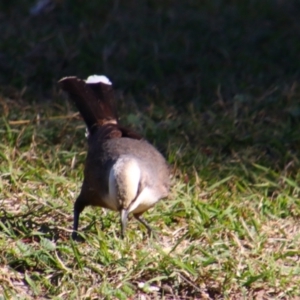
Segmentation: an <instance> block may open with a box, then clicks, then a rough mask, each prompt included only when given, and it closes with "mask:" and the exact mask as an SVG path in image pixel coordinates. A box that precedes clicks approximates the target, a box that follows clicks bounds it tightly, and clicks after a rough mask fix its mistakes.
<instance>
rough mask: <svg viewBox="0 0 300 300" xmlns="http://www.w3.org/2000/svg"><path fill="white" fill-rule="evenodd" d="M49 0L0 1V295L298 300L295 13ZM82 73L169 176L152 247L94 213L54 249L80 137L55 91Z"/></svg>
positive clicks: (134, 230)
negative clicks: (165, 164) (109, 84)
mask: <svg viewBox="0 0 300 300" xmlns="http://www.w3.org/2000/svg"><path fill="white" fill-rule="evenodd" d="M56 2H57V4H56V7H55V9H54V10H53V11H51V12H49V13H47V14H45V15H42V16H36V17H30V16H29V15H28V9H29V7H30V5H29V4H28V3H26V2H24V1H16V3H18V5H19V6H14V5H13V4H11V3H10V2H8V3H6V4H4V3H3V4H0V5H1V10H2V11H4V12H5V15H1V18H2V20H4V21H5V22H3V23H2V25H1V32H2V33H3V38H2V40H1V42H0V46H1V51H0V68H1V69H2V71H3V72H1V73H0V74H1V75H0V80H1V86H0V88H1V96H0V111H1V112H2V114H1V119H0V135H1V142H0V298H1V299H98V298H104V299H152V298H154V299H155V298H156V299H160V298H163V299H188V298H190V299H193V298H197V299H256V298H257V299H262V298H263V299H274V298H277V299H296V298H297V297H299V296H300V293H299V284H300V264H299V254H300V253H299V246H300V225H299V216H300V205H299V204H300V203H299V202H300V200H299V199H300V185H299V182H300V173H299V169H300V168H299V167H300V161H299V157H300V150H299V149H300V133H299V132H300V131H299V97H300V90H299V86H298V85H299V83H298V77H297V76H298V75H299V71H298V70H299V68H298V64H299V60H298V59H297V57H298V53H299V47H300V43H299V41H298V38H297V35H295V34H294V32H299V28H298V25H297V18H296V16H297V12H298V11H299V5H297V4H296V2H295V3H293V2H290V3H289V4H282V3H279V2H278V3H277V2H276V3H273V2H272V1H265V2H264V3H263V4H261V2H258V1H250V2H249V3H247V4H245V3H244V4H242V3H240V2H239V1H202V2H201V4H200V3H198V2H196V1H188V2H186V3H185V4H183V2H182V1H174V3H172V4H171V3H169V2H167V1H147V2H146V1H141V2H139V4H137V3H135V2H131V1H127V2H126V3H123V2H121V1H120V2H117V1H115V2H114V5H113V6H111V4H110V3H109V2H105V1H102V2H101V3H98V2H96V1H88V2H86V3H83V2H81V1H72V2H71V1H56ZM258 12H259V13H258ZM132 15H134V16H135V18H132V17H131V16H132ZM253 24H255V25H253ZM25 29H26V30H25ZM16 37H17V38H16ZM99 53H100V54H99ZM95 58H98V59H95ZM4 71H5V72H4ZM91 72H92V73H93V72H96V73H98V72H100V73H105V74H108V75H109V77H110V78H111V80H112V81H113V82H115V86H116V94H117V98H118V104H119V108H120V116H121V118H122V122H123V123H125V124H130V125H131V126H132V127H133V128H134V129H136V130H137V131H139V132H141V133H143V134H144V136H145V137H147V139H149V140H150V141H151V142H153V143H154V144H155V145H156V146H157V147H158V148H159V149H160V150H161V151H162V152H163V153H164V155H165V156H166V158H167V159H168V161H169V163H170V164H171V165H172V166H173V184H172V191H171V194H170V196H169V198H168V199H166V200H164V201H161V202H160V203H159V204H158V205H157V206H155V208H153V209H152V210H151V211H150V212H148V213H146V214H145V218H146V219H147V220H148V221H149V223H150V224H152V226H153V227H154V228H155V229H156V231H157V232H158V238H157V239H154V238H150V239H149V238H148V237H147V234H146V231H145V229H144V228H143V227H142V226H140V224H139V223H138V222H136V221H135V220H134V219H133V218H132V219H131V220H130V222H129V225H128V231H127V236H126V239H125V240H121V239H120V237H119V232H120V224H119V216H118V215H117V214H116V213H113V212H110V211H106V210H102V209H95V208H87V209H86V210H85V211H84V213H83V214H82V218H81V223H80V229H81V234H82V236H83V237H84V239H85V241H84V242H83V243H78V242H73V241H72V240H71V239H70V232H71V227H72V210H73V203H74V199H75V198H76V196H77V195H78V192H79V190H80V185H81V182H82V176H83V174H82V169H83V163H84V159H85V155H86V146H85V137H84V133H85V128H84V125H83V122H82V121H81V120H80V118H79V117H78V114H76V111H75V110H74V108H73V107H72V106H70V105H69V104H68V102H67V101H66V99H65V98H64V97H63V96H62V94H61V93H60V92H59V91H58V87H57V85H56V80H57V79H59V78H60V77H62V76H65V75H71V74H76V75H78V76H81V77H86V76H87V75H89V74H90V73H91ZM49 99H51V100H49Z"/></svg>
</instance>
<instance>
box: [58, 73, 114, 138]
mask: <svg viewBox="0 0 300 300" xmlns="http://www.w3.org/2000/svg"><path fill="white" fill-rule="evenodd" d="M58 83H59V85H60V86H61V88H62V89H63V90H64V91H65V92H67V93H68V94H69V96H70V98H71V99H72V101H73V102H74V103H75V105H76V107H77V109H78V110H79V112H80V114H81V115H82V117H83V119H84V121H85V123H86V125H87V128H88V131H89V133H90V134H91V133H93V131H94V130H95V129H96V128H97V127H99V126H100V127H101V126H104V125H107V124H115V125H117V124H118V116H117V112H116V107H115V103H114V93H113V88H112V84H111V82H110V81H109V79H108V78H107V77H106V76H98V75H92V76H89V77H88V79H87V80H82V79H79V78H77V77H74V76H70V77H64V78H62V79H61V80H60V81H59V82H58Z"/></svg>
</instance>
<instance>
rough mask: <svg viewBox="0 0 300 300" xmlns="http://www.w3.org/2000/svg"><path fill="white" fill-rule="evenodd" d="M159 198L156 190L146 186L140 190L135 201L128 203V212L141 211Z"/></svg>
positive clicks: (152, 204) (135, 212)
mask: <svg viewBox="0 0 300 300" xmlns="http://www.w3.org/2000/svg"><path fill="white" fill-rule="evenodd" d="M159 199H160V197H159V196H158V195H157V192H156V191H154V190H152V189H150V188H148V187H146V188H144V189H143V190H142V192H141V193H140V194H139V196H138V197H137V198H136V199H135V201H134V202H133V203H132V204H131V205H130V207H129V212H132V213H134V214H137V213H143V212H144V211H146V210H147V209H149V208H150V207H152V206H154V204H155V203H156V202H157V201H158V200H159Z"/></svg>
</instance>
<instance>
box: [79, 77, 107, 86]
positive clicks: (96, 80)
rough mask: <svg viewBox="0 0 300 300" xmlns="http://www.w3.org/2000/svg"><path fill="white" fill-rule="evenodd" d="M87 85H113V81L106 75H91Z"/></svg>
mask: <svg viewBox="0 0 300 300" xmlns="http://www.w3.org/2000/svg"><path fill="white" fill-rule="evenodd" d="M85 82H86V83H99V82H102V83H104V84H108V85H111V81H110V80H109V79H108V78H107V77H106V76H104V75H91V76H89V77H88V78H87V80H86V81H85Z"/></svg>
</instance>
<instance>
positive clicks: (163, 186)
mask: <svg viewBox="0 0 300 300" xmlns="http://www.w3.org/2000/svg"><path fill="white" fill-rule="evenodd" d="M59 85H60V86H61V88H62V89H63V90H64V91H66V92H67V93H68V94H69V97H70V98H71V99H72V101H73V102H74V103H75V105H76V107H77V109H78V110H79V112H80V114H81V115H82V117H83V119H84V121H85V123H86V125H87V129H88V133H89V134H88V154H87V158H86V163H85V169H84V180H83V184H82V188H81V192H80V194H79V196H78V198H77V200H76V201H75V204H74V225H73V233H72V238H73V239H76V238H77V231H78V223H79V216H80V213H81V212H82V211H83V209H84V208H85V206H88V205H92V206H101V207H104V208H108V209H111V210H114V211H119V212H120V215H121V236H122V237H124V235H125V229H126V225H127V220H128V214H129V213H132V214H133V216H134V217H135V218H136V219H137V220H138V221H140V222H141V223H142V224H143V225H144V226H146V228H147V230H148V233H149V234H150V232H151V227H150V226H149V225H148V223H147V222H146V221H145V220H144V219H143V218H142V217H141V215H142V214H143V213H144V212H145V211H147V210H148V209H149V208H151V207H153V206H154V205H155V203H156V202H158V201H159V200H160V199H162V198H164V197H166V196H167V195H168V193H169V187H170V179H169V178H170V176H169V175H170V174H169V167H168V165H167V163H166V160H165V159H164V157H163V156H162V155H161V154H160V153H159V152H158V150H157V149H156V148H155V147H153V146H152V145H151V144H150V143H148V142H147V141H146V140H144V139H143V138H142V137H141V136H140V135H138V134H137V133H135V132H133V131H131V130H130V129H128V128H124V127H122V126H121V125H120V124H119V121H118V117H117V113H116V108H115V103H114V95H113V88H112V84H111V82H110V81H109V79H108V78H107V77H105V76H98V75H93V76H90V77H88V79H87V80H81V79H79V78H77V77H65V78H62V79H61V80H60V81H59Z"/></svg>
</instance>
